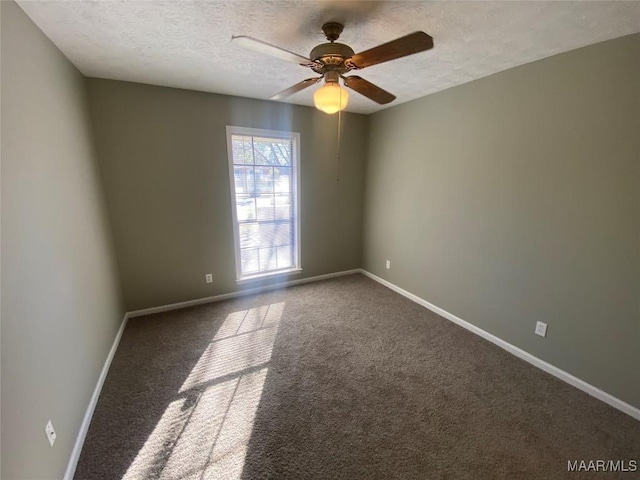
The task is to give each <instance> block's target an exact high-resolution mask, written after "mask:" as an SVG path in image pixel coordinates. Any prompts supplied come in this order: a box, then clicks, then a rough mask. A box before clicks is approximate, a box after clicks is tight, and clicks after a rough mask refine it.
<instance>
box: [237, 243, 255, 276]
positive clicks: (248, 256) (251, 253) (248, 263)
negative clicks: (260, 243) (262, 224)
mask: <svg viewBox="0 0 640 480" xmlns="http://www.w3.org/2000/svg"><path fill="white" fill-rule="evenodd" d="M240 262H241V264H242V267H241V268H242V274H243V275H247V274H249V273H256V272H258V249H257V248H251V249H248V250H240Z"/></svg>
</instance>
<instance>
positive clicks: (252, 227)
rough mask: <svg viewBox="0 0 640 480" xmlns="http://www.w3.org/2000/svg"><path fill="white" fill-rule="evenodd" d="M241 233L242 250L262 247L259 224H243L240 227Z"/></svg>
mask: <svg viewBox="0 0 640 480" xmlns="http://www.w3.org/2000/svg"><path fill="white" fill-rule="evenodd" d="M238 232H239V233H240V248H241V249H242V248H251V247H258V246H260V230H259V224H257V223H241V224H240V225H238Z"/></svg>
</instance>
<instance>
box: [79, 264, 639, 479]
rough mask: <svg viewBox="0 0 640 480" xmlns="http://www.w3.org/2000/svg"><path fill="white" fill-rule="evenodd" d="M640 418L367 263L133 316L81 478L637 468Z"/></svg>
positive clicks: (495, 474) (542, 473)
mask: <svg viewBox="0 0 640 480" xmlns="http://www.w3.org/2000/svg"><path fill="white" fill-rule="evenodd" d="M598 459H604V460H624V461H626V462H628V461H629V460H640V422H638V421H636V420H634V419H632V418H631V417H629V416H627V415H625V414H623V413H621V412H619V411H617V410H615V409H613V408H611V407H609V406H608V405H606V404H604V403H602V402H600V401H598V400H595V399H593V398H591V397H590V396H588V395H587V394H585V393H583V392H581V391H579V390H577V389H575V388H573V387H571V386H569V385H567V384H565V383H563V382H561V381H559V380H557V379H555V378H554V377H552V376H550V375H548V374H546V373H544V372H542V371H540V370H538V369H536V368H534V367H532V366H531V365H529V364H527V363H525V362H523V361H521V360H519V359H517V358H516V357H513V356H512V355H510V354H508V353H506V352H505V351H503V350H501V349H500V348H498V347H496V346H494V345H493V344H491V343H489V342H487V341H485V340H482V339H481V338H479V337H477V336H475V335H473V334H472V333H469V332H467V331H465V330H464V329H462V328H459V327H457V326H456V325H454V324H452V323H451V322H449V321H447V320H444V319H442V318H441V317H439V316H437V315H435V314H433V313H431V312H430V311H428V310H426V309H424V308H422V307H420V306H418V305H416V304H415V303H413V302H411V301H409V300H407V299H405V298H404V297H402V296H400V295H398V294H396V293H395V292H392V291H391V290H389V289H387V288H385V287H383V286H381V285H379V284H377V283H375V282H373V281H372V280H370V279H368V278H366V277H364V276H362V275H359V274H358V275H352V276H349V277H342V278H337V279H333V280H329V281H324V282H318V283H313V284H307V285H300V286H297V287H292V288H289V289H286V290H280V291H275V292H269V293H264V294H260V295H255V296H251V297H245V298H240V299H235V300H230V301H225V302H220V303H215V304H209V305H203V306H198V307H192V308H188V309H184V310H179V311H173V312H168V313H162V314H156V315H151V316H147V317H142V318H136V319H132V320H131V321H130V322H129V324H128V326H127V328H126V330H125V332H124V335H123V337H122V341H121V343H120V346H119V348H118V352H117V353H116V356H115V358H114V361H113V363H112V366H111V370H110V371H109V375H108V377H107V380H106V382H105V385H104V388H103V390H102V394H101V396H100V399H99V402H98V406H97V408H96V411H95V414H94V417H93V421H92V423H91V427H90V429H89V432H88V435H87V438H86V442H85V445H84V448H83V450H82V454H81V456H80V461H79V463H78V468H77V470H76V476H75V478H77V479H83V480H84V479H147V478H154V479H155V478H162V479H165V478H166V479H172V480H178V479H180V480H183V479H184V480H187V479H189V480H195V479H205V478H206V479H210V478H211V479H212V478H215V479H245V480H248V479H263V478H265V479H266V478H270V479H385V480H386V479H414V478H416V479H417V478H420V479H425V478H429V479H431V478H435V479H447V478H448V479H485V478H486V479H499V478H505V479H507V478H508V479H514V478H527V479H538V478H539V479H554V478H627V479H629V478H638V474H637V473H636V474H633V473H626V474H621V473H607V474H603V473H598V474H584V473H567V462H568V461H569V460H572V461H573V460H587V461H588V460H598Z"/></svg>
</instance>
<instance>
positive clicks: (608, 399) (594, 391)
mask: <svg viewBox="0 0 640 480" xmlns="http://www.w3.org/2000/svg"><path fill="white" fill-rule="evenodd" d="M360 272H361V273H362V274H363V275H366V276H367V277H369V278H371V279H372V280H375V281H376V282H378V283H380V284H382V285H384V286H385V287H388V288H390V289H391V290H393V291H395V292H397V293H399V294H400V295H402V296H404V297H407V298H408V299H409V300H412V301H414V302H415V303H417V304H418V305H422V306H423V307H425V308H427V309H429V310H431V311H432V312H435V313H437V314H438V315H440V316H441V317H444V318H446V319H447V320H450V321H452V322H453V323H455V324H456V325H459V326H461V327H462V328H464V329H466V330H469V331H470V332H473V333H475V334H476V335H478V336H480V337H482V338H484V339H485V340H488V341H490V342H491V343H493V344H495V345H497V346H499V347H500V348H503V349H504V350H506V351H507V352H509V353H511V354H513V355H515V356H516V357H518V358H521V359H522V360H524V361H525V362H528V363H530V364H531V365H533V366H535V367H538V368H539V369H541V370H544V371H545V372H547V373H550V374H551V375H553V376H554V377H556V378H559V379H560V380H563V381H565V382H566V383H568V384H569V385H573V386H574V387H576V388H579V389H580V390H582V391H583V392H586V393H588V394H589V395H591V396H592V397H595V398H597V399H598V400H601V401H603V402H605V403H608V404H609V405H611V406H612V407H614V408H616V409H618V410H620V411H621V412H624V413H626V414H627V415H630V416H632V417H633V418H635V419H636V420H640V408H636V407H634V406H633V405H629V404H628V403H626V402H624V401H622V400H620V399H619V398H616V397H614V396H613V395H611V394H609V393H607V392H605V391H602V390H600V389H599V388H597V387H594V386H593V385H591V384H589V383H587V382H585V381H584V380H580V379H579V378H577V377H574V376H573V375H571V374H570V373H567V372H565V371H564V370H562V369H560V368H558V367H555V366H553V365H551V364H550V363H547V362H545V361H544V360H540V359H539V358H538V357H535V356H533V355H531V354H530V353H528V352H526V351H524V350H522V349H520V348H518V347H516V346H515V345H512V344H510V343H509V342H506V341H504V340H502V339H501V338H498V337H496V336H495V335H492V334H491V333H489V332H487V331H485V330H482V329H481V328H479V327H476V326H475V325H472V324H471V323H469V322H466V321H465V320H462V319H461V318H459V317H456V316H455V315H453V314H452V313H449V312H447V311H446V310H443V309H442V308H440V307H437V306H435V305H433V304H432V303H429V302H427V301H426V300H424V299H422V298H420V297H418V296H417V295H414V294H413V293H411V292H408V291H406V290H404V289H402V288H400V287H398V286H397V285H394V284H393V283H391V282H389V281H387V280H384V279H383V278H380V277H378V276H377V275H374V274H373V273H370V272H368V271H366V270H364V269H361V270H360Z"/></svg>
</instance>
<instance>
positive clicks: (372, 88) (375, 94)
mask: <svg viewBox="0 0 640 480" xmlns="http://www.w3.org/2000/svg"><path fill="white" fill-rule="evenodd" d="M342 78H343V79H344V86H345V87H348V88H350V89H351V90H355V91H356V92H358V93H359V94H360V95H364V96H365V97H367V98H370V99H371V100H373V101H374V102H376V103H379V104H380V105H384V104H385V103H389V102H393V101H394V100H395V99H396V97H395V95H392V94H391V93H389V92H387V91H386V90H383V89H381V88H380V87H378V86H377V85H374V84H373V83H371V82H369V81H367V80H365V79H364V78H362V77H358V76H357V75H351V76H350V77H342Z"/></svg>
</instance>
